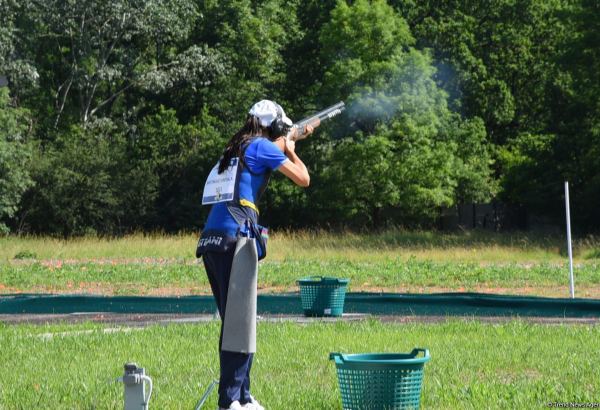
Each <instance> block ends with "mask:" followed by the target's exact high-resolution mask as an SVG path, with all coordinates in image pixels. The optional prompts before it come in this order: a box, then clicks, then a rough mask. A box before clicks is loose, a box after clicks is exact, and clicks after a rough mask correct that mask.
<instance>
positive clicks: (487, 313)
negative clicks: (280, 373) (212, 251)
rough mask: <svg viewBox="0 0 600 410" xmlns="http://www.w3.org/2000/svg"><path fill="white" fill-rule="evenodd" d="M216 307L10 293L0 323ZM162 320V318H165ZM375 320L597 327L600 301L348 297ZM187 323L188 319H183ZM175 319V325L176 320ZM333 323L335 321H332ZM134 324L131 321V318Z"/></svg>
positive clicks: (276, 303)
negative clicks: (521, 321) (532, 321)
mask: <svg viewBox="0 0 600 410" xmlns="http://www.w3.org/2000/svg"><path fill="white" fill-rule="evenodd" d="M215 311H216V306H215V303H214V300H213V298H212V296H182V297H154V296H95V295H58V294H57V295H53V294H12V295H3V296H0V315H1V316H0V321H5V322H7V321H8V322H13V321H12V320H10V318H11V317H12V315H20V316H22V317H28V318H30V319H31V318H33V317H34V316H35V315H40V317H41V316H43V315H46V317H47V318H49V317H53V315H69V317H71V318H73V317H79V318H84V317H87V318H88V319H89V318H93V317H98V315H103V316H102V317H113V318H114V317H116V315H118V314H125V315H129V317H130V318H135V317H136V316H137V317H146V318H150V320H152V319H151V318H152V317H153V315H154V317H167V318H169V317H171V318H179V319H181V320H188V321H189V320H200V319H191V318H192V317H195V318H200V317H207V318H210V317H211V316H212V315H214V312H215ZM258 314H259V315H261V316H263V318H274V320H279V319H283V318H286V317H287V318H294V317H295V318H301V317H302V314H303V310H302V305H301V301H300V295H299V294H298V293H289V294H262V295H259V296H258ZM165 315H166V316H165ZM169 315H170V316H169ZM366 316H376V317H380V318H382V319H384V318H387V319H388V320H394V318H416V319H418V318H423V319H424V320H423V321H427V319H426V318H449V317H455V316H456V317H474V318H478V317H480V318H482V319H483V318H496V319H500V320H502V319H503V318H504V319H510V318H515V317H520V318H540V319H543V318H548V319H552V318H553V319H558V320H561V319H574V320H575V319H576V320H579V321H584V322H596V320H598V319H600V300H596V299H559V298H545V297H530V296H506V295H494V294H481V293H439V294H399V293H348V294H347V295H346V299H345V304H344V317H343V318H344V319H348V320H350V319H353V320H355V319H357V318H364V317H366ZM186 318H188V319H186ZM179 319H178V320H179ZM332 319H335V318H332ZM134 320H135V319H134Z"/></svg>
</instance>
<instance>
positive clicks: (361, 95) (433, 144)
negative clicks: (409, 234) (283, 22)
mask: <svg viewBox="0 0 600 410" xmlns="http://www.w3.org/2000/svg"><path fill="white" fill-rule="evenodd" d="M374 39H377V41H374ZM321 41H322V43H323V53H324V57H323V58H324V60H325V61H326V62H327V66H326V67H327V69H326V71H325V80H324V83H325V84H327V87H326V88H325V87H324V91H323V92H324V93H326V94H327V95H330V96H331V97H330V98H333V99H345V100H347V101H348V103H349V107H350V108H349V112H350V116H351V117H352V118H353V121H354V127H353V128H348V129H347V132H348V134H349V135H351V137H350V138H348V139H345V140H343V141H342V142H340V143H338V144H336V145H335V148H332V149H331V150H329V155H327V156H326V157H325V162H326V163H328V164H330V165H329V166H324V170H323V179H324V183H323V184H322V185H323V186H326V187H327V188H326V190H324V191H321V192H319V193H318V194H317V195H319V199H320V200H318V201H316V202H317V203H319V202H320V203H322V204H327V208H326V209H327V210H328V211H329V212H323V213H322V214H323V215H326V214H331V213H332V212H334V210H342V211H343V214H344V215H345V216H346V217H347V218H355V219H356V220H358V221H362V223H365V222H368V223H371V224H374V225H376V226H378V225H380V224H381V223H382V222H383V220H382V217H383V215H384V213H385V211H386V210H392V209H393V210H395V211H396V212H398V211H399V212H400V216H401V218H402V219H403V220H404V221H409V220H417V219H419V218H421V219H423V220H431V219H433V218H435V217H436V215H437V210H438V209H439V207H442V206H450V205H452V204H454V203H455V201H457V200H461V199H462V200H466V199H475V198H477V199H485V198H487V197H489V195H490V194H491V192H492V190H491V189H490V188H491V186H490V184H485V183H484V181H486V182H487V181H489V179H490V168H489V165H490V154H489V151H488V149H487V148H486V147H485V141H484V139H485V138H484V137H485V131H484V130H483V128H482V127H481V123H480V122H477V120H474V121H472V122H469V121H463V120H462V119H461V118H460V117H459V116H457V115H453V114H452V113H451V112H450V111H449V109H448V107H447V104H446V99H447V96H446V94H445V93H444V92H443V91H442V90H441V89H440V88H438V87H437V85H436V83H435V81H434V75H435V72H436V70H435V68H434V67H433V64H432V60H431V58H430V56H429V55H428V53H427V52H422V51H419V50H416V49H415V48H413V47H412V44H414V39H413V37H412V35H411V34H410V31H409V29H408V25H407V24H406V22H405V21H404V19H403V18H402V17H401V16H400V15H399V14H398V13H396V12H395V11H394V10H393V9H392V8H391V7H390V6H389V5H387V3H386V2H385V1H378V0H374V1H367V0H358V1H356V2H354V3H353V4H352V5H351V6H349V5H347V4H346V2H343V1H340V2H338V5H337V6H336V8H335V9H334V10H333V11H332V15H331V21H330V22H329V23H328V24H326V25H325V26H324V27H323V30H322V33H321ZM463 141H464V142H466V143H467V144H469V146H470V148H468V149H467V148H460V149H459V146H461V144H462V143H463ZM459 184H460V186H461V190H460V191H458V190H457V188H458V187H459ZM459 197H460V198H459ZM322 206H323V205H322Z"/></svg>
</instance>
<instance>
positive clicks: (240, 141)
mask: <svg viewBox="0 0 600 410" xmlns="http://www.w3.org/2000/svg"><path fill="white" fill-rule="evenodd" d="M259 135H262V136H265V137H267V138H268V139H270V140H271V141H272V140H273V138H272V137H271V135H272V132H271V128H269V127H263V126H261V125H260V120H259V119H258V118H257V117H255V116H254V115H248V117H246V123H245V124H244V126H243V127H242V128H240V130H239V131H238V132H236V133H235V134H234V135H233V137H231V139H230V140H229V142H228V143H227V145H226V146H225V150H224V151H223V157H222V158H221V161H220V162H219V174H220V173H222V172H223V171H225V170H226V169H227V167H228V166H229V163H230V162H231V158H235V157H239V158H240V162H241V163H242V165H245V164H244V151H245V150H246V147H247V146H248V143H249V142H250V140H252V138H254V137H256V136H259Z"/></svg>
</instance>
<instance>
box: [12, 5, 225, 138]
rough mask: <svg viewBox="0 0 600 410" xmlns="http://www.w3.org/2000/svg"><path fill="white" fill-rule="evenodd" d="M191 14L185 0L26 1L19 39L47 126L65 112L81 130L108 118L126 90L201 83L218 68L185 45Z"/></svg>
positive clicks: (201, 50)
mask: <svg viewBox="0 0 600 410" xmlns="http://www.w3.org/2000/svg"><path fill="white" fill-rule="evenodd" d="M198 16H199V15H198V11H197V9H196V6H195V4H194V2H193V1H191V0H151V1H147V0H135V1H125V0H111V1H103V2H98V1H94V0H79V1H62V0H52V1H45V2H31V3H30V5H29V7H28V8H27V14H26V16H25V18H24V19H23V20H24V24H25V23H28V24H31V25H33V27H34V28H33V30H31V29H29V30H23V31H24V32H25V33H27V36H26V37H25V38H26V40H24V41H23V42H24V43H26V44H25V45H24V47H26V48H28V49H29V50H30V53H31V54H32V55H33V56H35V58H36V59H37V64H36V66H37V67H38V69H39V70H40V74H41V78H40V82H41V85H42V87H41V89H42V90H48V91H50V90H51V94H49V95H47V96H46V99H45V101H42V102H40V103H42V104H45V103H47V102H52V110H53V114H54V119H53V126H54V127H55V128H56V127H57V126H58V125H59V124H60V121H61V118H62V117H63V115H65V114H67V115H69V116H72V117H73V118H72V119H69V120H68V121H67V123H69V122H70V121H72V120H73V119H74V120H78V121H80V122H81V123H82V124H84V125H87V124H88V122H89V121H90V120H91V119H92V118H93V117H97V116H100V117H102V116H110V113H111V109H113V108H114V107H118V106H119V104H121V103H122V100H123V98H124V97H126V96H127V93H131V92H132V91H137V92H149V93H151V94H152V93H154V94H160V93H163V92H165V91H166V90H169V89H172V88H173V87H175V86H178V85H181V84H182V83H185V84H190V86H191V87H192V88H197V87H202V86H204V85H206V84H208V83H209V82H210V81H211V80H212V78H213V77H214V76H215V75H217V74H218V73H220V72H222V70H223V69H224V66H223V64H222V61H221V56H220V54H219V53H217V52H216V51H215V50H212V49H209V48H207V47H206V46H205V45H202V44H199V45H195V44H194V45H187V46H186V44H185V40H186V39H187V37H188V36H189V35H190V33H191V31H192V29H193V27H194V22H195V19H196V18H198ZM182 44H183V45H184V46H183V47H182ZM132 105H133V104H132ZM39 108H40V109H46V107H45V106H44V105H42V106H41V107H39ZM128 108H129V107H128ZM120 111H123V110H120Z"/></svg>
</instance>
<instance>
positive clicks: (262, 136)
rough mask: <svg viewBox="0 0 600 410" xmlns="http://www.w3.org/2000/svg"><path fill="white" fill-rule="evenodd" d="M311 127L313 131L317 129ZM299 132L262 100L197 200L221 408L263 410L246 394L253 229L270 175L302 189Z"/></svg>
mask: <svg viewBox="0 0 600 410" xmlns="http://www.w3.org/2000/svg"><path fill="white" fill-rule="evenodd" d="M318 125H319V123H318V122H317V123H314V124H313V126H318ZM313 126H308V127H306V134H304V135H301V136H300V135H294V133H296V134H297V133H298V132H299V131H298V128H296V127H292V121H291V120H290V119H289V118H288V117H287V116H286V115H285V112H284V111H283V109H282V108H281V106H280V105H279V104H277V103H275V102H273V101H269V100H262V101H259V102H257V103H256V104H254V105H253V106H252V108H251V109H250V111H249V112H248V116H247V118H246V123H245V124H244V126H243V127H242V128H241V129H240V130H239V131H238V132H236V133H235V135H234V136H233V137H232V138H231V139H230V140H229V142H228V143H227V146H226V147H225V150H224V151H223V156H222V157H221V159H220V160H219V162H218V163H217V165H216V166H215V167H214V168H213V170H212V171H211V173H210V175H209V177H208V179H207V181H206V185H205V188H204V193H203V198H202V203H203V204H212V208H211V210H210V213H209V215H208V219H207V220H206V224H205V226H204V230H203V232H202V235H201V238H200V241H199V242H198V249H197V256H200V255H201V256H202V257H203V260H204V266H205V268H206V273H207V275H208V279H209V282H210V286H211V289H212V293H213V295H214V298H215V301H216V303H217V308H218V310H219V314H220V316H221V319H222V323H221V335H220V340H219V351H220V357H219V358H220V380H219V409H222V410H224V409H254V410H264V408H263V407H262V406H261V405H260V404H259V403H258V402H257V401H256V400H255V399H254V398H253V397H252V395H250V369H251V367H252V359H253V356H254V353H255V351H256V296H257V274H258V260H260V259H262V258H264V257H265V255H266V236H267V235H266V229H265V228H263V227H261V226H260V225H258V214H259V211H258V207H257V203H258V201H259V199H260V196H261V195H262V193H263V192H264V190H265V188H266V186H267V184H268V182H269V177H270V174H271V172H272V171H275V170H277V171H280V172H282V173H283V174H284V175H285V176H287V177H288V178H289V179H291V180H292V181H293V182H294V183H295V184H297V185H299V186H301V187H307V186H308V185H309V183H310V176H309V174H308V170H307V169H306V166H305V165H304V163H303V162H302V160H300V158H299V157H298V155H296V152H295V142H294V141H293V140H294V139H296V138H298V137H304V136H305V135H307V134H310V133H312V131H313Z"/></svg>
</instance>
